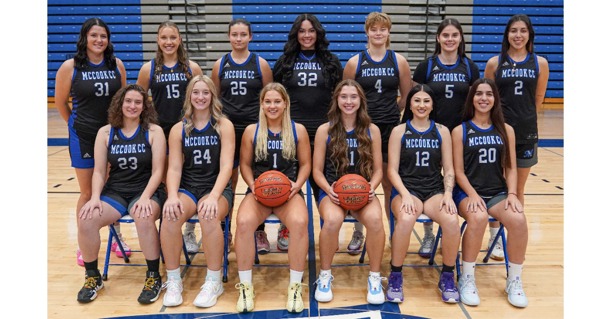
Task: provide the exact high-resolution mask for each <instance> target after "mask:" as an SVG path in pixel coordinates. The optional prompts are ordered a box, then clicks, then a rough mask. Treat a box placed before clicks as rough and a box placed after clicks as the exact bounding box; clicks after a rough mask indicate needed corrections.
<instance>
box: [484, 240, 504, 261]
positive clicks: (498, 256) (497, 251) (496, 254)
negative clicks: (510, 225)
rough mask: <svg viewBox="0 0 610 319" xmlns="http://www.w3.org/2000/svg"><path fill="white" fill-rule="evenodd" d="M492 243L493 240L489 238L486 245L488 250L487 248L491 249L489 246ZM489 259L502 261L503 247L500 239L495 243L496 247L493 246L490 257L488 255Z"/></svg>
mask: <svg viewBox="0 0 610 319" xmlns="http://www.w3.org/2000/svg"><path fill="white" fill-rule="evenodd" d="M493 241H494V239H493V238H489V243H488V244H487V249H488V250H489V247H491V244H492V243H493ZM489 258H491V259H493V260H499V261H502V260H504V247H503V246H502V238H498V241H496V245H495V246H494V249H493V250H492V251H491V255H489Z"/></svg>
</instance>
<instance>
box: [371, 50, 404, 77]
mask: <svg viewBox="0 0 610 319" xmlns="http://www.w3.org/2000/svg"><path fill="white" fill-rule="evenodd" d="M390 51H391V52H392V53H394V54H396V52H394V51H392V50H386V51H385V55H384V56H383V58H382V59H381V61H375V60H373V58H371V56H370V55H369V53H368V52H367V51H364V54H366V57H367V58H368V59H369V60H371V62H372V63H373V64H381V63H383V62H385V60H386V59H387V58H388V56H389V55H390ZM394 58H396V56H394ZM396 75H398V73H397V74H396Z"/></svg>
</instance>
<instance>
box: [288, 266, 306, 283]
mask: <svg viewBox="0 0 610 319" xmlns="http://www.w3.org/2000/svg"><path fill="white" fill-rule="evenodd" d="M302 280H303V272H302V271H296V270H292V269H290V283H295V282H301V281H302Z"/></svg>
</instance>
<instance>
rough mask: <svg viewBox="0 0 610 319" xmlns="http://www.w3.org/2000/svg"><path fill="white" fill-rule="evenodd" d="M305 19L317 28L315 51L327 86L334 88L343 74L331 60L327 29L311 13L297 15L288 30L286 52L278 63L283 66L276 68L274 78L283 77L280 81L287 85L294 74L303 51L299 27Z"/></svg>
mask: <svg viewBox="0 0 610 319" xmlns="http://www.w3.org/2000/svg"><path fill="white" fill-rule="evenodd" d="M303 21H309V22H310V23H311V25H312V26H313V28H314V29H315V30H316V45H315V51H316V56H317V57H319V58H320V59H319V61H320V64H321V68H322V75H323V76H324V79H325V84H326V87H329V88H334V87H335V84H336V83H337V82H339V80H341V77H342V76H343V75H342V74H339V70H338V69H337V66H336V65H335V64H333V63H331V61H332V60H333V56H332V53H331V52H330V51H329V50H328V45H329V44H330V42H329V41H328V39H327V38H326V30H324V27H323V26H322V23H320V20H318V18H317V17H316V16H315V15H313V14H309V13H303V14H301V15H299V16H297V17H296V19H295V20H294V22H293V23H292V27H291V28H290V32H288V41H286V44H284V54H282V56H281V57H280V58H279V59H278V60H277V62H276V63H277V64H278V65H280V66H281V67H279V68H276V73H275V74H273V78H274V79H281V80H280V82H281V83H282V84H283V85H286V82H287V81H288V79H290V77H291V76H292V69H293V67H294V61H295V60H296V58H297V56H298V55H299V53H300V52H301V45H300V44H299V39H298V36H299V29H300V28H301V23H303Z"/></svg>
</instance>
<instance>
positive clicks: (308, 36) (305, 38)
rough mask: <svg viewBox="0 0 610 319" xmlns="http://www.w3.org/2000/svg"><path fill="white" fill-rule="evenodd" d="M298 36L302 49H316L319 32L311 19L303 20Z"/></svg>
mask: <svg viewBox="0 0 610 319" xmlns="http://www.w3.org/2000/svg"><path fill="white" fill-rule="evenodd" d="M297 38H298V41H299V44H300V45H301V50H314V49H315V48H316V39H317V33H316V29H314V27H313V25H312V24H311V22H310V21H308V20H304V21H303V22H301V27H300V28H299V33H298V36H297Z"/></svg>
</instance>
